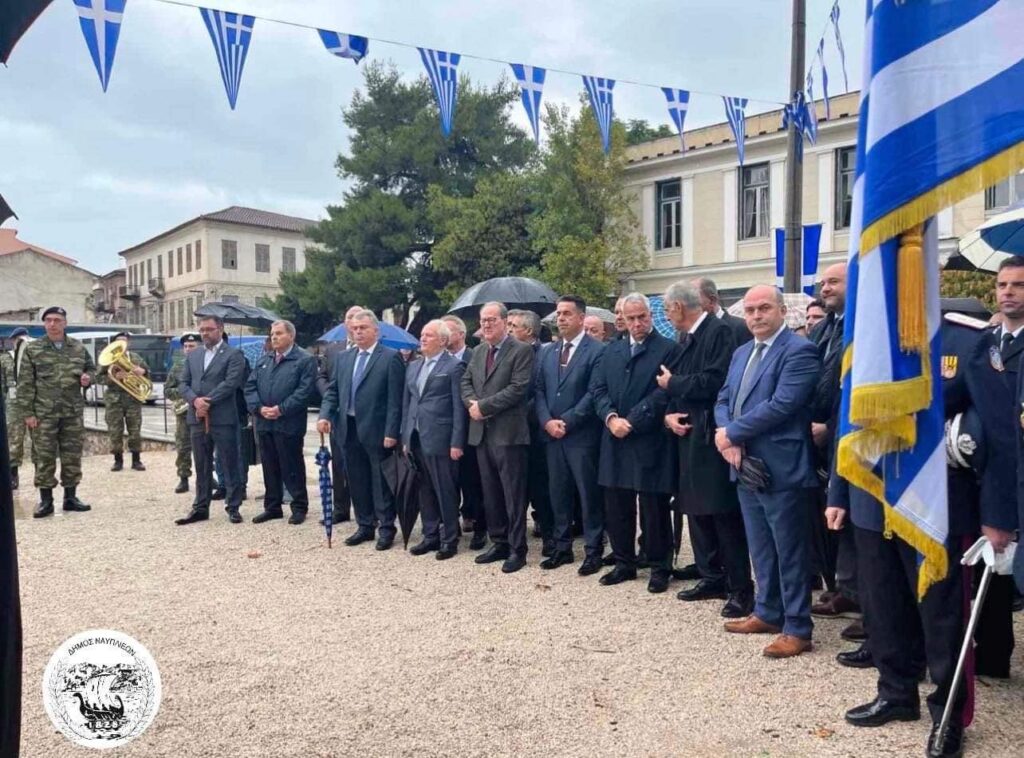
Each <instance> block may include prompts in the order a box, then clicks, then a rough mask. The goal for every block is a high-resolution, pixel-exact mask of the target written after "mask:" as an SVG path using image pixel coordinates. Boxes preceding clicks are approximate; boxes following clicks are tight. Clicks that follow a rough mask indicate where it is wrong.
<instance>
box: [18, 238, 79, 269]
mask: <svg viewBox="0 0 1024 758" xmlns="http://www.w3.org/2000/svg"><path fill="white" fill-rule="evenodd" d="M25 250H31V251H33V252H35V253H39V255H45V256H46V257H47V258H53V259H54V260H55V261H60V262H61V263H66V264H68V265H69V266H75V265H78V261H76V260H75V259H74V258H68V257H67V256H66V255H61V254H60V253H55V252H53V251H52V250H47V249H46V248H44V247H39V245H33V244H32V243H30V242H25V241H24V240H20V239H18V231H17V230H16V229H0V255H13V254H14V253H21V252H24V251H25Z"/></svg>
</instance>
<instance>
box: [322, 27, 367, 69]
mask: <svg viewBox="0 0 1024 758" xmlns="http://www.w3.org/2000/svg"><path fill="white" fill-rule="evenodd" d="M316 31H317V33H318V34H319V35H320V39H321V41H322V42H323V43H324V47H325V48H327V52H329V53H331V54H332V55H337V56H338V57H339V58H348V59H349V60H353V61H355V62H356V65H359V61H361V60H362V59H363V58H365V57H366V53H367V52H368V51H369V49H370V40H369V39H367V38H366V37H357V36H356V35H354V34H341V33H340V32H332V31H328V30H327V29H317V30H316Z"/></svg>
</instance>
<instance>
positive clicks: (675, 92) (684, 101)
mask: <svg viewBox="0 0 1024 758" xmlns="http://www.w3.org/2000/svg"><path fill="white" fill-rule="evenodd" d="M661 91H662V92H664V93H665V99H666V100H667V101H668V115H670V116H671V117H672V123H673V124H675V125H676V131H677V132H679V141H680V142H681V143H682V145H683V150H686V140H684V139H683V124H684V122H685V121H686V109H687V108H688V107H689V106H690V92H689V90H685V89H672V88H671V87H662V88H661Z"/></svg>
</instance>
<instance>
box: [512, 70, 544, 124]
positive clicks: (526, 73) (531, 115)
mask: <svg viewBox="0 0 1024 758" xmlns="http://www.w3.org/2000/svg"><path fill="white" fill-rule="evenodd" d="M508 65H510V66H511V67H512V73H513V74H515V75H516V81H517V82H519V88H520V89H521V90H522V96H523V108H524V109H525V110H526V117H527V118H528V119H530V126H531V127H532V128H533V139H534V140H536V142H537V143H538V144H539V143H540V101H541V98H542V97H543V96H544V77H545V75H546V74H547V70H546V69H543V68H541V67H540V66H526V65H524V64H522V63H510V64H508Z"/></svg>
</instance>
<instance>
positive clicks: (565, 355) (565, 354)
mask: <svg viewBox="0 0 1024 758" xmlns="http://www.w3.org/2000/svg"><path fill="white" fill-rule="evenodd" d="M571 351H572V343H571V342H563V343H562V356H561V357H560V358H559V360H558V366H559V368H565V367H566V366H568V365H569V353H570V352H571Z"/></svg>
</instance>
